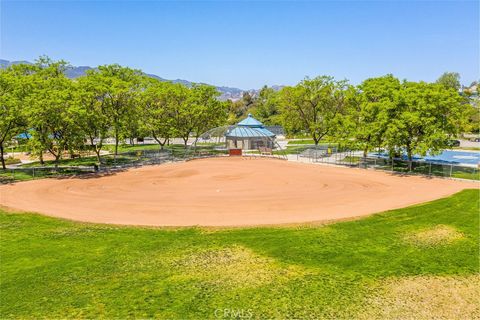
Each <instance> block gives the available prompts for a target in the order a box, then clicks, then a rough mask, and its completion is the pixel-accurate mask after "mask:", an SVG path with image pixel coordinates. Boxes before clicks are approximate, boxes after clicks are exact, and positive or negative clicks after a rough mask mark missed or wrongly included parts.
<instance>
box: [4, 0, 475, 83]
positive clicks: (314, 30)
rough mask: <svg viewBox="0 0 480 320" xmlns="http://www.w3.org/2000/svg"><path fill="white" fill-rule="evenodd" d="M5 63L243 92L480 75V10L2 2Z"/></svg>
mask: <svg viewBox="0 0 480 320" xmlns="http://www.w3.org/2000/svg"><path fill="white" fill-rule="evenodd" d="M0 8H1V19H0V20H1V21H0V27H1V31H0V34H1V39H0V58H2V59H7V60H29V61H33V60H34V59H36V58H37V57H38V56H39V55H42V54H46V55H48V56H50V57H51V58H53V59H64V60H67V61H69V62H70V63H71V64H73V65H89V66H96V65H99V64H108V63H119V64H122V65H126V66H130V67H134V68H139V69H142V70H143V71H145V72H148V73H154V74H157V75H159V76H162V77H164V78H167V79H176V78H181V79H187V80H190V81H196V82H206V83H211V84H215V85H226V86H235V87H240V88H242V89H249V88H258V87H260V86H262V85H264V84H267V85H274V84H287V85H289V84H295V83H297V82H298V81H299V80H301V79H302V78H304V77H305V76H311V77H313V76H316V75H322V74H327V75H332V76H335V77H336V78H339V79H344V78H346V79H349V80H350V81H351V82H352V83H355V84H356V83H359V82H361V81H362V80H363V79H365V78H368V77H373V76H379V75H384V74H386V73H393V74H394V75H395V76H397V77H399V78H401V79H404V78H406V79H409V80H415V81H417V80H425V81H433V80H435V79H436V78H437V77H438V76H439V75H440V74H441V73H443V72H444V71H456V72H459V73H460V74H461V76H462V82H463V83H465V84H469V83H470V82H471V81H473V80H478V79H479V78H480V76H479V68H480V66H479V37H480V36H479V2H478V1H198V0H197V1H81V0H78V1H71V0H64V1H22V0H15V1H14V0H10V1H5V0H0Z"/></svg>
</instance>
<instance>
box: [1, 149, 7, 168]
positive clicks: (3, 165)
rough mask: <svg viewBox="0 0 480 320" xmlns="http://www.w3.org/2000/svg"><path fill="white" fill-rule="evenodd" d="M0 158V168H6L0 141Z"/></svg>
mask: <svg viewBox="0 0 480 320" xmlns="http://www.w3.org/2000/svg"><path fill="white" fill-rule="evenodd" d="M0 159H1V161H2V169H3V170H5V169H7V166H6V165H5V158H4V157H3V142H2V143H0Z"/></svg>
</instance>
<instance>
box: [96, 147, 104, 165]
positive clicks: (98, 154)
mask: <svg viewBox="0 0 480 320" xmlns="http://www.w3.org/2000/svg"><path fill="white" fill-rule="evenodd" d="M95 154H96V155H97V160H98V163H102V160H101V159H100V149H97V147H95Z"/></svg>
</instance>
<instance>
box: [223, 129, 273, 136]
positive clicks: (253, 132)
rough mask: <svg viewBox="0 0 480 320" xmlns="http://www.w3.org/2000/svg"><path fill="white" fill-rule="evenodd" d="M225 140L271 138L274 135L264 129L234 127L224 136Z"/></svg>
mask: <svg viewBox="0 0 480 320" xmlns="http://www.w3.org/2000/svg"><path fill="white" fill-rule="evenodd" d="M225 136H226V137H227V138H265V137H268V138H273V137H275V134H273V133H272V132H270V131H268V130H267V129H265V128H252V127H247V126H236V127H235V128H233V129H231V130H230V131H228V132H227V134H226V135H225Z"/></svg>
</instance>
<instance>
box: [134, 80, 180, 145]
mask: <svg viewBox="0 0 480 320" xmlns="http://www.w3.org/2000/svg"><path fill="white" fill-rule="evenodd" d="M178 86H181V85H180V84H172V83H169V82H160V81H158V80H155V79H153V80H151V81H150V83H149V85H148V86H147V88H146V89H145V90H144V91H143V93H142V100H141V101H142V107H143V114H142V119H141V126H142V128H143V130H145V131H146V132H147V133H148V134H150V135H151V136H152V137H153V138H154V139H155V141H157V143H158V144H159V145H160V149H163V147H164V146H165V144H166V143H167V141H168V140H169V139H170V138H172V137H173V134H174V132H175V128H174V112H175V110H179V108H180V107H181V104H182V103H183V102H184V100H185V97H183V95H182V93H183V92H184V90H182V89H183V88H182V89H179V88H178Z"/></svg>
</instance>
